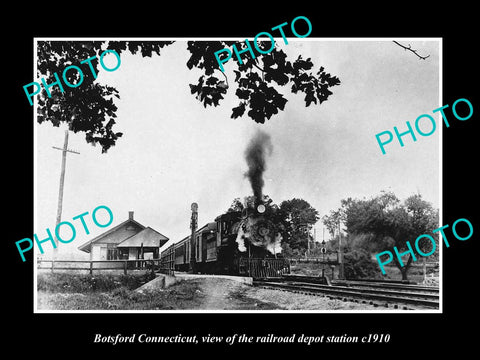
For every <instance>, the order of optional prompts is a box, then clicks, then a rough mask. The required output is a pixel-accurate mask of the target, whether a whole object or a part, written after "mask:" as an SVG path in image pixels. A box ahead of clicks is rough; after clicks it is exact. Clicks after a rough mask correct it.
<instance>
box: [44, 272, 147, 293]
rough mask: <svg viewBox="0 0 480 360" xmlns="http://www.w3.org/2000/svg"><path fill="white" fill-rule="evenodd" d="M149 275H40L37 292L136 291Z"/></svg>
mask: <svg viewBox="0 0 480 360" xmlns="http://www.w3.org/2000/svg"><path fill="white" fill-rule="evenodd" d="M147 276H148V275H147V274H138V275H131V274H128V275H124V274H122V275H105V274H96V275H93V276H92V275H79V274H71V273H55V274H50V273H49V274H38V276H37V290H38V291H49V292H74V293H76V292H80V293H85V292H92V291H110V290H112V289H116V288H119V287H126V288H128V289H135V288H137V287H139V286H140V285H142V284H143V283H144V282H145V280H146V278H147Z"/></svg>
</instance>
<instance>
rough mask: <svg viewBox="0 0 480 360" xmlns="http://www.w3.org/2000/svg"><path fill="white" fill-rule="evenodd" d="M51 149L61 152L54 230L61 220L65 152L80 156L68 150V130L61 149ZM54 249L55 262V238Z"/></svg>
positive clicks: (56, 242) (53, 258) (56, 252)
mask: <svg viewBox="0 0 480 360" xmlns="http://www.w3.org/2000/svg"><path fill="white" fill-rule="evenodd" d="M52 148H54V149H56V150H61V151H62V168H61V171H60V186H59V189H58V207H57V221H56V224H55V228H56V227H57V226H58V224H60V221H61V219H62V203H63V184H64V182H65V163H66V162H67V152H70V153H73V154H80V153H79V152H77V151H73V150H70V149H68V130H65V141H64V142H63V148H59V147H56V146H52ZM55 246H56V247H55V249H53V255H52V260H55V258H56V257H57V256H56V255H57V254H58V239H57V237H56V236H55Z"/></svg>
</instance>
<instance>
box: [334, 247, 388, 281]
mask: <svg viewBox="0 0 480 360" xmlns="http://www.w3.org/2000/svg"><path fill="white" fill-rule="evenodd" d="M343 260H344V271H345V278H347V279H349V280H355V279H368V278H370V279H373V278H376V277H377V276H378V275H379V274H380V272H379V268H378V266H377V265H376V263H375V262H374V261H373V260H372V259H370V256H369V255H368V253H367V252H366V251H364V250H350V251H348V252H345V253H344V255H343Z"/></svg>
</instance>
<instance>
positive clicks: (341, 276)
mask: <svg viewBox="0 0 480 360" xmlns="http://www.w3.org/2000/svg"><path fill="white" fill-rule="evenodd" d="M338 263H339V268H338V278H339V279H345V274H344V271H343V270H344V268H343V254H342V232H341V231H340V220H338Z"/></svg>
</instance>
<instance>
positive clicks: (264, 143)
mask: <svg viewBox="0 0 480 360" xmlns="http://www.w3.org/2000/svg"><path fill="white" fill-rule="evenodd" d="M272 151H273V145H272V142H271V140H270V135H268V134H267V133H265V132H263V131H261V130H258V131H257V132H256V133H255V135H254V136H253V138H252V139H251V140H250V143H249V144H248V147H247V149H246V150H245V160H246V161H247V165H248V171H247V172H246V173H245V176H246V177H247V178H248V180H249V181H250V184H251V186H252V190H253V195H254V196H255V203H256V204H259V203H261V202H262V200H263V196H262V195H263V194H262V189H263V185H264V181H263V173H264V172H265V170H266V169H267V165H266V156H267V155H271V154H272Z"/></svg>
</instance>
